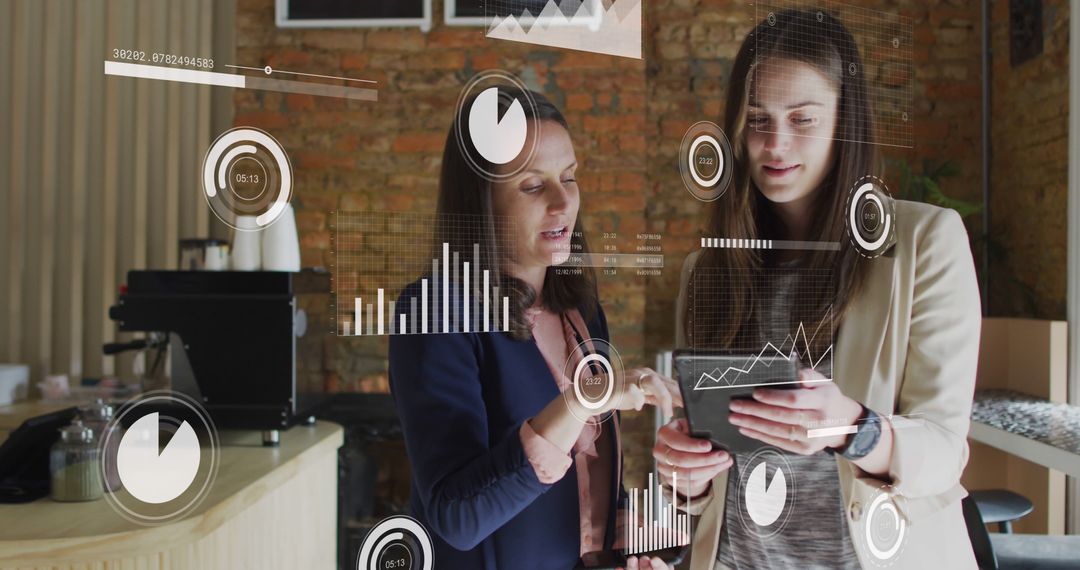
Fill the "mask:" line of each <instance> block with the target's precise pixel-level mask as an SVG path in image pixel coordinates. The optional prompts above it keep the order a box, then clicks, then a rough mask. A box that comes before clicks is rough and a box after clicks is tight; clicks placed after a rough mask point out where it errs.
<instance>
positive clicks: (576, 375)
mask: <svg viewBox="0 0 1080 570" xmlns="http://www.w3.org/2000/svg"><path fill="white" fill-rule="evenodd" d="M563 375H564V376H565V377H566V378H567V379H569V380H570V388H569V389H564V390H563V391H562V393H563V397H564V398H566V399H567V403H570V402H571V401H572V400H576V402H577V404H578V405H580V406H581V407H582V408H584V412H582V411H581V410H580V409H579V408H577V407H574V406H570V410H571V413H573V414H574V417H576V418H577V419H579V420H581V421H582V422H584V423H602V422H604V421H607V419H608V418H610V417H611V415H612V414H610V413H606V414H603V415H602V416H599V417H598V416H597V415H593V414H591V413H590V412H594V413H595V411H597V410H600V409H602V408H604V407H605V406H607V405H608V404H609V403H610V402H611V399H612V398H617V397H619V396H618V394H622V393H623V384H624V383H625V382H626V374H625V369H624V368H623V362H622V357H620V356H619V351H617V350H615V347H614V346H612V345H611V343H610V342H608V341H606V340H604V339H601V338H590V339H587V340H582V341H581V342H579V343H578V344H577V346H575V347H574V350H573V351H571V353H570V355H569V356H568V357H567V359H566V364H564V365H563Z"/></svg>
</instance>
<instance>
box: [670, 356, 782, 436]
mask: <svg viewBox="0 0 1080 570" xmlns="http://www.w3.org/2000/svg"><path fill="white" fill-rule="evenodd" d="M673 358H674V360H675V363H674V364H675V366H674V370H675V380H676V382H678V384H679V390H680V392H681V393H682V399H683V409H684V410H685V412H686V422H687V424H688V425H689V427H690V434H691V435H693V436H694V437H700V438H702V439H709V440H711V441H712V442H713V445H714V446H717V447H720V448H723V449H726V450H727V451H729V452H732V453H749V452H752V451H754V450H756V449H760V448H761V447H762V446H763V445H765V444H763V443H762V442H760V441H758V440H756V439H751V438H748V437H746V436H744V435H742V434H741V433H739V428H737V427H736V426H733V425H731V423H730V422H728V414H729V413H730V409H729V407H728V406H729V404H730V403H731V400H733V399H740V398H741V399H750V398H752V395H753V392H754V390H755V389H756V388H761V387H769V388H797V387H798V386H799V360H798V357H797V356H796V355H794V354H792V355H790V356H788V357H786V358H785V357H784V356H782V355H779V354H774V355H773V356H762V355H757V354H745V353H742V354H736V353H732V352H729V351H703V350H682V349H680V350H676V351H675V354H674V356H673Z"/></svg>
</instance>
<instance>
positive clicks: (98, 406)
mask: <svg viewBox="0 0 1080 570" xmlns="http://www.w3.org/2000/svg"><path fill="white" fill-rule="evenodd" d="M113 413H114V410H113V407H112V406H111V405H109V404H107V403H105V400H103V399H101V398H98V399H97V400H95V401H94V402H93V403H91V404H86V405H84V406H79V417H80V418H81V419H82V420H83V421H86V422H108V421H109V420H111V419H112V418H113Z"/></svg>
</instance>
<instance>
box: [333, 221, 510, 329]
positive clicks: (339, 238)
mask: <svg viewBox="0 0 1080 570" xmlns="http://www.w3.org/2000/svg"><path fill="white" fill-rule="evenodd" d="M330 224H331V248H332V253H333V257H334V263H333V285H334V293H333V299H334V301H333V304H334V308H333V309H334V310H333V312H334V318H335V331H336V334H338V335H340V336H385V335H398V334H436V333H471V332H505V331H509V330H510V320H511V319H510V306H511V304H512V303H513V302H514V300H515V299H516V297H517V295H518V291H517V290H516V289H515V287H514V286H512V285H508V284H507V283H506V282H505V281H503V280H502V279H501V277H500V276H501V273H500V271H499V260H500V259H503V258H505V257H506V255H508V252H511V251H513V235H514V234H513V220H512V219H509V218H485V217H480V216H465V215H436V214H419V213H397V212H348V211H339V212H334V213H333V214H332V215H331V222H330Z"/></svg>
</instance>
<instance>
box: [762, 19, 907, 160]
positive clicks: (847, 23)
mask: <svg viewBox="0 0 1080 570" xmlns="http://www.w3.org/2000/svg"><path fill="white" fill-rule="evenodd" d="M753 5H754V18H755V21H754V23H755V24H757V23H758V22H767V23H768V25H769V26H770V27H772V26H782V27H784V30H785V35H787V36H789V37H794V38H796V40H795V41H796V42H798V41H800V40H803V41H805V40H809V41H812V42H825V41H830V40H832V41H833V42H835V41H836V39H838V38H837V33H836V31H837V30H836V28H835V27H832V26H830V25H829V20H828V16H832V17H834V18H836V19H837V20H839V22H840V23H841V24H843V26H844V27H845V28H847V30H848V31H849V32H850V33H851V35H852V36H853V37H854V38H855V43H856V45H857V48H856V49H857V50H858V52H859V53H858V55H859V59H860V60H861V66H860V65H856V64H855V63H854V61H853V59H854V57H853V56H854V55H855V54H844V53H842V54H840V56H841V58H842V59H843V61H844V62H845V65H847V66H848V68H847V69H845V70H843V73H845V74H847V75H849V76H851V77H854V76H856V75H861V76H862V78H863V80H864V81H865V84H866V90H867V96H868V98H869V100H870V103H871V105H872V107H873V109H874V117H873V123H874V129H873V132H874V141H873V142H874V143H875V144H877V145H881V146H889V147H900V148H911V147H912V146H914V144H915V143H914V118H915V117H914V107H913V82H914V67H913V63H912V61H913V60H912V58H913V53H914V34H913V30H914V25H913V21H912V20H911V18H908V17H905V16H902V15H900V14H899V12H898V11H881V10H874V9H871V8H865V7H862V6H851V5H847V4H843V3H840V2H835V1H833V0H760V1H755V2H754V4H753ZM785 10H806V11H809V13H810V14H811V17H810V18H809V19H798V20H795V21H790V20H787V19H786V18H785V16H784V11H785ZM770 37H771V36H770V34H764V35H763V37H759V38H756V39H755V41H756V42H757V43H756V50H757V52H758V53H768V52H769V49H768V48H769V46H768V45H767V43H768V42H770V41H771V40H770ZM788 45H791V44H780V45H779V46H777V47H774V49H773V51H774V52H778V53H776V55H777V57H775V58H767V59H762V60H759V61H757V62H755V63H756V66H757V69H758V73H759V74H760V73H768V72H769V71H770V68H775V69H779V68H776V66H778V65H783V64H784V61H785V60H794V61H799V60H800V57H801V56H802V55H803V54H799V53H791V52H790V50H791V48H789V47H786V46H788ZM756 88H757V87H756V86H755V89H756ZM791 89H792V90H793V91H799V93H787V92H784V93H771V94H768V95H770V96H772V97H777V98H784V99H786V98H789V96H791V97H796V98H797V96H798V95H801V94H802V92H804V91H805V86H802V85H797V86H793V87H792V88H791ZM755 128H756V129H757V130H758V131H760V132H773V131H774V129H773V128H772V127H770V126H760V127H755ZM796 134H797V133H796ZM800 136H811V137H813V136H814V135H800ZM819 138H822V137H819ZM828 138H835V139H836V140H845V141H852V142H863V143H865V142H870V141H868V140H859V139H860V138H861V137H846V138H845V137H844V136H842V135H840V134H839V133H837V135H836V136H833V137H828Z"/></svg>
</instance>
